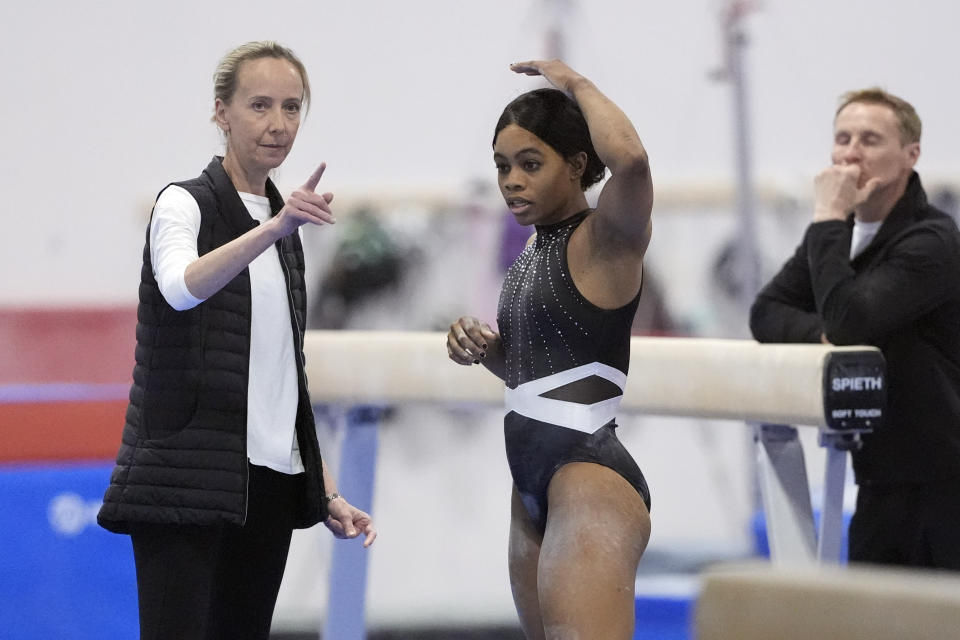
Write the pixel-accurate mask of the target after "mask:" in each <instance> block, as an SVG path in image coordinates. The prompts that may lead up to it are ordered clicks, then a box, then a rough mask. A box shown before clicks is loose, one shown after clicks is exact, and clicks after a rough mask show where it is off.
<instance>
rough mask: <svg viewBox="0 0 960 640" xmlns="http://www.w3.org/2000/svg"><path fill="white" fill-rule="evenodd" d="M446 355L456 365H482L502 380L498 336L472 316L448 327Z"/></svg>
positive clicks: (501, 354) (502, 360) (500, 346)
mask: <svg viewBox="0 0 960 640" xmlns="http://www.w3.org/2000/svg"><path fill="white" fill-rule="evenodd" d="M447 355H448V356H449V357H450V359H451V360H453V361H454V362H456V363H457V364H462V365H465V366H470V365H472V364H481V363H482V364H483V366H485V367H486V368H487V369H488V370H489V371H490V372H491V373H492V374H493V375H495V376H497V377H498V378H500V379H501V380H503V379H504V376H505V373H504V357H503V344H502V342H501V340H500V334H499V333H497V332H496V331H494V330H493V329H491V328H490V325H488V324H486V323H484V322H480V321H479V320H477V319H476V318H474V317H473V316H464V317H462V318H460V319H459V320H457V321H456V322H454V323H453V324H451V325H450V331H449V332H448V333H447Z"/></svg>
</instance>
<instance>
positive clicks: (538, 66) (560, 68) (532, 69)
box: [510, 60, 585, 94]
mask: <svg viewBox="0 0 960 640" xmlns="http://www.w3.org/2000/svg"><path fill="white" fill-rule="evenodd" d="M510 69H511V70H512V71H515V72H516V73H522V74H525V75H528V76H543V77H544V78H546V79H547V82H549V83H550V84H552V85H553V86H555V87H556V88H557V89H560V90H561V91H565V92H567V93H568V94H572V93H573V85H574V84H575V83H576V81H578V80H584V79H585V78H584V77H583V76H582V75H580V74H579V73H577V72H576V71H574V70H573V69H571V68H570V67H568V66H567V65H566V64H565V63H563V62H561V61H560V60H528V61H527V62H514V63H513V64H511V65H510Z"/></svg>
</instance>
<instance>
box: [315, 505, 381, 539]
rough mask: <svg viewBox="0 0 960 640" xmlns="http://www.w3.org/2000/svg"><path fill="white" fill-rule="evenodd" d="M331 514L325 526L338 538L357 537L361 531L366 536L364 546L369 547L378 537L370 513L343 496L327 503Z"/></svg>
mask: <svg viewBox="0 0 960 640" xmlns="http://www.w3.org/2000/svg"><path fill="white" fill-rule="evenodd" d="M327 510H328V511H329V512H330V515H329V516H328V517H327V519H326V520H325V521H324V523H323V524H324V526H326V527H327V529H330V531H331V532H332V533H333V535H334V536H336V537H337V538H356V537H357V536H359V535H360V534H361V533H362V534H364V535H365V536H366V537H365V538H364V540H363V546H364V547H369V546H370V545H372V544H373V541H374V540H376V539H377V530H376V529H374V527H373V519H372V518H371V517H370V515H369V514H368V513H366V512H364V511H361V510H360V509H357V508H356V507H355V506H353V505H352V504H350V503H349V502H347V501H346V500H345V499H344V498H343V497H342V496H337V497H336V498H334V499H333V500H331V501H330V502H328V503H327Z"/></svg>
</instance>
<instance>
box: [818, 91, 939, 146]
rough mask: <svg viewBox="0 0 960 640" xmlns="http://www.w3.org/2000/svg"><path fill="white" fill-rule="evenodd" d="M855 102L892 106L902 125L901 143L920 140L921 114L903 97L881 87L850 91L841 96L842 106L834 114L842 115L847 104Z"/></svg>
mask: <svg viewBox="0 0 960 640" xmlns="http://www.w3.org/2000/svg"><path fill="white" fill-rule="evenodd" d="M854 102H864V103H866V104H879V105H883V106H885V107H890V109H891V110H892V111H893V114H894V115H895V116H897V122H898V123H899V125H900V142H901V144H910V143H911V142H920V131H921V129H922V128H923V126H922V125H921V124H920V116H918V115H917V112H916V110H915V109H914V108H913V105H912V104H910V103H909V102H907V101H906V100H904V99H903V98H900V97H897V96H895V95H893V94H892V93H888V92H887V91H884V90H883V89H881V88H880V87H870V88H869V89H858V90H856V91H848V92H846V93H845V94H843V95H842V96H840V106H839V107H838V108H837V113H836V114H834V117H836V116H838V115H840V112H841V111H843V110H844V108H846V106H847V105H849V104H852V103H854Z"/></svg>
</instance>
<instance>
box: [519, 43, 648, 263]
mask: <svg viewBox="0 0 960 640" xmlns="http://www.w3.org/2000/svg"><path fill="white" fill-rule="evenodd" d="M510 68H511V69H513V71H515V72H517V73H524V74H526V75H542V76H543V77H544V78H546V79H547V81H549V82H550V83H551V84H552V85H554V86H555V87H556V88H558V89H560V90H561V91H565V92H566V93H568V94H569V95H570V96H572V97H573V99H574V100H575V101H576V102H577V104H578V105H579V106H580V110H581V111H582V112H583V116H584V118H585V119H586V121H587V128H588V129H589V130H590V140H591V142H592V143H593V147H594V149H595V150H596V152H597V155H598V156H599V157H600V160H602V161H603V163H604V164H605V165H606V166H607V168H608V169H609V170H610V174H611V177H610V179H609V180H607V182H606V184H605V185H604V187H603V190H602V191H601V192H600V196H599V199H598V201H597V209H596V214H598V215H596V216H595V217H594V218H595V219H594V221H593V222H591V225H592V226H593V227H594V229H593V230H594V232H595V234H596V236H597V240H598V241H599V242H600V243H601V244H603V245H605V246H603V247H602V248H603V249H605V250H606V249H610V248H613V247H611V246H610V245H615V246H616V248H622V249H624V250H626V251H628V252H630V253H634V254H635V255H637V256H638V257H643V254H644V252H645V251H646V249H647V245H648V244H649V242H650V235H651V230H652V227H651V221H650V213H651V210H652V208H653V182H652V180H651V177H650V162H649V159H648V157H647V151H646V149H644V147H643V143H641V141H640V136H639V135H638V134H637V131H636V129H635V128H634V126H633V124H632V123H631V122H630V120H629V119H628V118H627V116H626V114H624V113H623V111H622V110H621V109H620V108H619V107H618V106H617V105H616V104H614V103H613V101H611V100H610V99H609V98H608V97H607V96H605V95H604V94H603V93H601V92H600V90H599V89H598V88H597V87H596V86H595V85H594V84H593V82H591V81H590V80H589V79H587V78H586V77H584V76H582V75H580V74H579V73H577V72H576V71H574V70H573V69H571V68H570V67H568V66H567V65H566V64H564V63H563V62H560V61H559V60H549V61H548V60H533V61H530V62H518V63H516V64H513V65H511V67H510ZM597 248H601V247H597Z"/></svg>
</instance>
